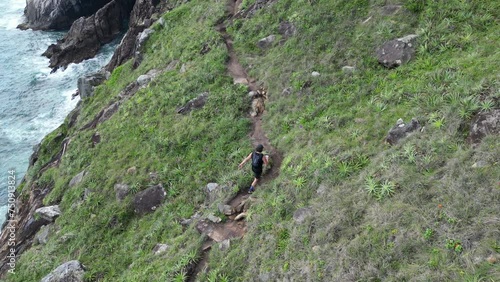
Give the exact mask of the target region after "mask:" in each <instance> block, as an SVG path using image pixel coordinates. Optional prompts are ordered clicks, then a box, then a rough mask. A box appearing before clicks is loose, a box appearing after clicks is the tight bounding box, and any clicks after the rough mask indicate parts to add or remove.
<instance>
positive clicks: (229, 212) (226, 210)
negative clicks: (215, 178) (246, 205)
mask: <svg viewBox="0 0 500 282" xmlns="http://www.w3.org/2000/svg"><path fill="white" fill-rule="evenodd" d="M218 208H219V211H220V212H221V213H223V214H225V215H232V214H233V213H234V209H233V207H231V206H230V205H224V204H219V205H218Z"/></svg>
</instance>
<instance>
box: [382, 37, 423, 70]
mask: <svg viewBox="0 0 500 282" xmlns="http://www.w3.org/2000/svg"><path fill="white" fill-rule="evenodd" d="M416 38H417V35H415V34H410V35H407V36H405V37H401V38H398V39H394V40H391V41H388V42H386V43H384V44H383V45H382V46H381V47H380V48H378V50H377V59H378V62H379V63H381V64H382V65H383V66H384V67H386V68H395V67H399V66H400V65H402V64H404V63H407V62H408V61H410V60H411V59H412V58H413V57H414V56H415V39H416Z"/></svg>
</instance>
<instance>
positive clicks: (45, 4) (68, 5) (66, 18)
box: [19, 0, 111, 30]
mask: <svg viewBox="0 0 500 282" xmlns="http://www.w3.org/2000/svg"><path fill="white" fill-rule="evenodd" d="M110 1H111V0H95V1H85V0H27V1H26V8H25V10H24V15H25V22H24V23H22V24H21V25H19V28H22V29H27V28H31V29H35V30H65V29H68V28H69V27H70V26H71V24H72V23H73V22H74V21H75V20H76V19H78V18H80V17H88V16H90V15H92V14H94V13H95V12H96V11H97V10H99V9H100V8H101V7H103V6H104V5H105V4H107V3H108V2H110Z"/></svg>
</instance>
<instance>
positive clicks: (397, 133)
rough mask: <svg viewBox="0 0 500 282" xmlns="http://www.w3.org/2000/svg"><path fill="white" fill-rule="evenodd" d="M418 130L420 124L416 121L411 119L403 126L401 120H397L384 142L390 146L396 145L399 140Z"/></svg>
mask: <svg viewBox="0 0 500 282" xmlns="http://www.w3.org/2000/svg"><path fill="white" fill-rule="evenodd" d="M420 128H421V127H420V123H419V122H418V120H416V119H412V120H411V122H410V123H408V124H405V123H404V122H402V120H398V122H397V123H396V125H395V126H394V127H393V128H391V130H389V133H388V134H387V137H386V139H385V140H386V141H387V143H389V144H390V145H394V144H397V143H398V142H399V140H401V139H403V138H405V137H407V136H408V135H409V134H410V133H412V132H413V131H415V130H417V129H420Z"/></svg>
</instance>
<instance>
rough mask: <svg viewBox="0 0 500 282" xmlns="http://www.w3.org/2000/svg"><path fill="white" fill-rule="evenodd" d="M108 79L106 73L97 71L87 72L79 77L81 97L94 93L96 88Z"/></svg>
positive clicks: (90, 95)
mask: <svg viewBox="0 0 500 282" xmlns="http://www.w3.org/2000/svg"><path fill="white" fill-rule="evenodd" d="M106 79H107V77H106V73H104V72H96V73H91V74H86V75H84V76H81V77H79V78H78V93H79V94H80V98H82V99H85V98H87V97H92V96H93V95H94V88H95V87H96V86H98V85H100V84H102V83H103V82H104V81H105V80H106Z"/></svg>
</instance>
